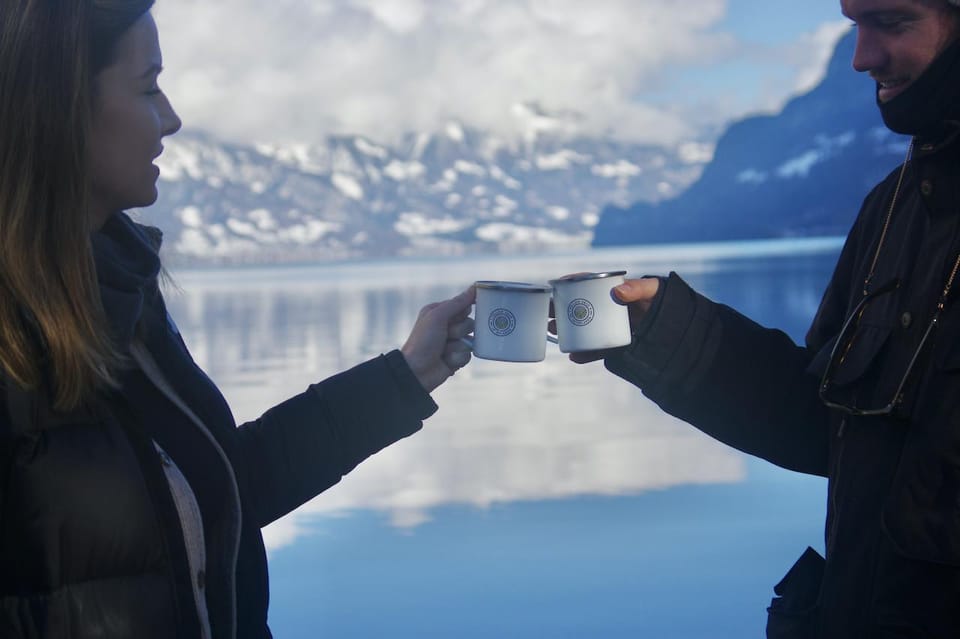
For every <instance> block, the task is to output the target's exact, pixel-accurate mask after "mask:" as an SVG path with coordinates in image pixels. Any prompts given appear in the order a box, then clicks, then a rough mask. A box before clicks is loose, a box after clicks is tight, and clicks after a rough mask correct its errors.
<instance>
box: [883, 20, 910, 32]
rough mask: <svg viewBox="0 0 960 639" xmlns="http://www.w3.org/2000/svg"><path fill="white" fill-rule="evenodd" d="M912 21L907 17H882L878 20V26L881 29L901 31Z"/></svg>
mask: <svg viewBox="0 0 960 639" xmlns="http://www.w3.org/2000/svg"><path fill="white" fill-rule="evenodd" d="M909 22H910V20H909V19H908V18H907V17H906V16H882V17H879V18H877V20H876V24H877V26H878V27H880V28H881V29H887V30H890V31H899V30H901V29H903V28H904V27H906V26H907V24H908V23H909Z"/></svg>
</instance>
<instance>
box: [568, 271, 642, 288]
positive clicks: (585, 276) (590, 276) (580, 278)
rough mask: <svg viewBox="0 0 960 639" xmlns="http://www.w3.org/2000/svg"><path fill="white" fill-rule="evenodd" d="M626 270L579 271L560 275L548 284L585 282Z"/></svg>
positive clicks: (615, 275)
mask: <svg viewBox="0 0 960 639" xmlns="http://www.w3.org/2000/svg"><path fill="white" fill-rule="evenodd" d="M626 274H627V272H626V271H604V272H602V273H581V274H579V275H571V276H570V277H561V278H560V279H556V280H550V286H556V285H557V284H570V283H572V282H586V281H588V280H600V279H604V278H607V277H618V276H620V275H626Z"/></svg>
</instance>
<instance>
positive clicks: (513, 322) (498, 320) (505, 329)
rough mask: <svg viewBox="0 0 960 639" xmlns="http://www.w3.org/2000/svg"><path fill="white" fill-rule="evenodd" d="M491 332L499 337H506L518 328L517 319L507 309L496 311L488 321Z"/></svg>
mask: <svg viewBox="0 0 960 639" xmlns="http://www.w3.org/2000/svg"><path fill="white" fill-rule="evenodd" d="M487 326H488V327H489V328H490V332H491V333H493V334H494V335H496V336H498V337H505V336H507V335H509V334H510V333H512V332H513V330H514V329H515V328H516V327H517V318H516V317H515V316H514V314H513V313H511V312H510V311H508V310H507V309H505V308H498V309H495V310H494V311H493V312H491V313H490V318H489V319H488V320H487Z"/></svg>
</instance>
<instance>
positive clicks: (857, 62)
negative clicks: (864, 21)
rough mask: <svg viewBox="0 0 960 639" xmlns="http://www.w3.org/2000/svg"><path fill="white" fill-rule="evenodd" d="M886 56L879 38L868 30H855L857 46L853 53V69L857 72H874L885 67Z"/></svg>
mask: <svg viewBox="0 0 960 639" xmlns="http://www.w3.org/2000/svg"><path fill="white" fill-rule="evenodd" d="M886 62H887V54H886V51H885V50H884V48H883V43H882V42H881V40H880V38H879V37H877V36H876V35H875V34H873V33H871V32H870V30H869V29H864V28H862V27H861V28H858V29H857V46H856V49H854V52H853V68H854V69H856V70H857V71H860V72H864V71H875V70H878V69H882V68H883V67H884V66H886Z"/></svg>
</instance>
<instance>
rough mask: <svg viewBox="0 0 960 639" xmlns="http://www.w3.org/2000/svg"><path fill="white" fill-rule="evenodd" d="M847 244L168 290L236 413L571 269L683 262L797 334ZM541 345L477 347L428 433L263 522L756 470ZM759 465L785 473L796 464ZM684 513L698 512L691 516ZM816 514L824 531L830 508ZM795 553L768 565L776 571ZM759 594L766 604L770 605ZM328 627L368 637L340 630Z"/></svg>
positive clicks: (710, 285) (396, 521)
mask: <svg viewBox="0 0 960 639" xmlns="http://www.w3.org/2000/svg"><path fill="white" fill-rule="evenodd" d="M838 248H839V244H838V241H837V240H807V241H798V242H753V243H740V244H724V245H713V246H689V247H658V248H634V249H614V250H600V251H593V252H583V253H578V254H576V255H565V256H547V257H510V258H504V257H499V258H490V257H472V258H463V259H458V260H448V261H417V260H409V261H402V262H400V261H395V262H381V263H371V262H365V263H358V264H337V265H324V266H309V267H303V268H287V267H284V268H273V269H271V268H265V269H233V270H216V271H189V272H183V273H176V272H175V273H174V279H175V280H176V282H177V284H178V285H179V289H180V292H179V293H178V292H169V293H168V303H169V306H170V311H171V314H172V315H173V317H174V318H175V320H176V321H177V323H178V325H179V327H180V329H181V331H182V333H183V336H184V339H185V341H186V342H187V344H188V346H189V347H190V349H191V351H192V353H193V355H194V358H195V359H196V360H197V363H198V364H199V365H200V366H201V367H202V368H204V370H206V371H207V373H208V374H209V375H210V376H211V377H212V378H213V379H214V381H215V382H216V383H217V384H218V385H219V386H220V388H221V389H222V390H223V392H224V394H225V395H226V397H227V400H228V401H229V402H230V405H231V407H232V408H233V410H234V414H235V416H236V417H237V420H238V421H244V420H249V419H253V418H255V417H257V416H258V415H260V414H261V413H262V412H263V411H264V410H266V409H267V408H269V407H270V406H272V405H274V404H276V403H278V402H280V401H282V400H284V399H285V398H287V397H289V396H290V395H292V394H294V393H297V392H300V391H302V390H303V389H304V388H305V387H306V386H307V385H308V384H309V383H312V382H313V381H316V380H319V379H322V378H325V377H327V376H330V375H332V374H334V373H337V372H339V371H341V370H344V369H346V368H349V367H350V366H353V365H355V364H358V363H360V362H362V361H364V360H365V359H368V358H369V357H372V356H375V355H377V354H379V353H381V352H386V351H388V350H390V349H392V348H396V347H398V346H399V345H400V344H401V343H402V342H403V340H404V339H405V338H406V336H407V334H408V332H409V329H410V327H411V326H412V325H413V322H414V319H415V318H416V315H417V312H418V310H419V309H420V307H421V306H422V305H424V304H426V303H428V302H430V301H435V300H438V299H442V298H446V297H449V296H451V295H453V294H455V293H457V292H459V291H460V290H462V289H463V288H465V287H466V286H467V285H469V284H470V283H471V282H473V281H475V280H481V279H484V280H492V279H506V280H511V281H527V282H535V283H543V282H546V281H547V280H549V279H552V278H555V277H558V276H560V275H563V274H566V273H571V272H578V271H605V270H616V269H626V270H628V273H629V275H628V276H640V275H643V274H648V273H657V274H660V273H666V272H668V271H670V270H676V271H677V272H679V273H680V274H681V275H682V276H683V277H684V278H685V279H687V281H688V282H690V283H691V284H692V285H693V286H694V287H695V288H697V289H698V290H700V291H702V292H704V293H705V294H707V295H708V296H710V297H712V298H713V299H717V300H718V301H722V302H724V303H728V304H730V305H731V306H733V307H735V308H737V309H738V310H740V311H742V312H744V313H745V314H747V315H748V316H750V317H752V318H754V319H755V320H757V321H759V322H760V323H762V324H765V325H769V326H775V327H778V328H782V329H784V330H785V331H786V332H788V333H789V334H790V335H791V337H793V338H794V339H795V340H797V341H801V340H802V337H803V332H804V330H805V329H806V326H807V325H808V323H809V321H810V319H811V318H812V316H813V313H814V312H815V310H816V307H817V304H818V303H819V300H820V295H821V293H822V290H823V287H824V285H825V284H826V281H827V279H828V277H829V274H830V271H831V269H832V265H833V262H834V260H835V257H836V253H837V249H838ZM547 350H548V352H547V358H546V360H545V361H544V362H540V363H535V364H512V363H501V362H490V361H484V360H478V359H474V360H473V362H471V363H470V365H469V366H467V367H466V368H465V369H463V370H461V371H460V372H458V373H457V374H456V376H455V377H454V378H453V379H452V380H450V381H449V382H447V383H446V384H445V385H444V386H442V387H441V388H440V389H438V390H437V391H435V392H434V399H435V400H436V401H437V403H438V404H439V406H440V410H439V411H438V412H437V413H436V414H435V415H434V416H433V417H431V418H430V419H429V420H427V422H426V423H425V427H424V429H423V431H422V432H420V433H417V434H415V435H414V436H413V437H411V438H408V439H406V440H403V441H401V442H399V443H397V444H395V445H394V446H391V447H389V448H388V449H386V450H384V451H382V452H380V453H378V454H377V455H375V456H374V457H373V458H371V459H369V460H367V461H366V462H364V463H363V464H361V466H360V467H358V468H357V469H356V470H354V471H353V472H352V473H351V474H350V475H348V476H347V477H345V478H344V480H343V481H342V482H341V483H340V484H339V485H337V486H335V487H334V488H332V489H330V490H329V491H327V492H326V493H324V494H322V495H320V496H319V497H318V498H316V499H314V500H312V501H310V502H309V503H307V504H305V505H304V506H303V507H301V508H300V509H298V510H297V511H296V512H294V513H292V514H290V515H288V516H287V517H285V518H283V519H281V520H280V521H278V522H276V523H274V524H272V525H271V526H269V527H268V528H266V529H265V531H264V534H265V538H266V541H267V545H268V548H269V549H270V552H271V554H272V555H274V554H276V553H277V552H279V551H281V550H284V551H285V549H287V548H290V549H292V552H294V553H296V552H297V550H296V549H297V548H298V547H299V546H300V545H301V544H303V543H307V542H308V541H309V539H310V538H311V536H312V535H314V534H320V533H318V532H317V531H318V530H320V529H322V526H320V527H319V528H318V525H319V524H318V522H321V521H324V518H329V517H337V518H343V517H351V516H356V515H357V514H358V513H378V514H380V515H381V516H382V517H384V518H385V522H388V523H387V525H388V527H389V528H391V529H393V530H394V531H397V532H400V533H402V534H404V535H415V534H417V531H418V530H419V529H421V528H422V527H424V526H426V525H427V524H429V523H430V522H431V521H432V520H433V519H434V517H443V516H444V515H443V514H442V513H444V512H448V511H449V509H451V508H452V509H457V508H469V509H476V510H480V511H483V510H487V509H490V508H493V507H502V506H511V507H513V506H516V507H517V508H523V507H524V506H523V504H529V509H534V508H540V507H541V506H538V505H537V504H540V503H542V502H548V503H553V504H555V505H556V508H558V509H562V508H564V504H566V503H570V504H571V506H570V508H573V507H574V506H573V504H575V503H579V502H580V501H581V500H582V499H589V498H591V497H604V496H610V497H615V496H631V495H642V494H644V493H648V492H650V491H662V490H666V489H671V488H680V487H685V486H689V487H693V486H713V485H716V486H731V487H733V486H737V485H743V486H746V485H748V484H749V476H750V475H751V474H752V473H753V471H751V470H750V469H751V468H755V467H756V464H757V462H753V461H750V460H749V459H748V458H747V457H745V456H744V455H742V454H740V453H738V452H736V451H733V450H731V449H729V448H727V447H725V446H723V445H721V444H719V443H717V442H714V441H713V440H711V439H709V438H708V437H706V436H705V435H703V434H701V433H700V432H699V431H697V430H696V429H693V428H691V427H689V426H687V425H685V424H682V423H680V422H678V421H677V420H675V419H673V418H671V417H669V416H667V415H665V414H663V413H662V412H661V411H660V410H659V408H658V407H657V406H656V405H654V404H653V403H652V402H650V401H649V400H647V399H646V398H644V397H643V395H642V394H641V393H640V391H639V390H638V389H637V388H635V387H633V386H632V385H630V384H628V383H626V382H624V381H622V380H620V379H618V378H616V377H614V376H613V375H611V374H609V373H608V372H607V371H606V370H604V368H603V365H602V363H594V364H591V365H585V366H577V365H574V364H572V363H571V362H569V361H568V359H567V356H566V355H563V354H561V353H559V352H558V351H557V350H556V347H555V346H553V345H548V349H547ZM370 401H376V397H375V396H372V397H371V398H370ZM771 468H772V467H771ZM759 472H760V473H761V474H765V475H768V476H770V477H775V478H776V479H775V481H781V479H780V478H782V477H784V476H788V477H792V475H791V474H789V473H786V471H779V470H776V469H774V470H769V469H767V468H764V469H763V470H761V471H759ZM779 473H784V474H785V475H781V474H779ZM578 507H579V506H578ZM677 510H678V511H680V510H682V505H681V506H679V507H678V508H677ZM438 513H441V514H438ZM643 516H644V513H642V512H638V513H636V517H637V518H642V517H643ZM685 516H686V517H688V518H689V519H690V521H691V524H690V525H691V526H696V525H697V523H696V518H697V513H695V512H690V513H687V514H686V515H685ZM809 518H810V519H811V524H812V526H813V527H814V528H816V526H818V525H819V524H820V521H822V519H821V520H820V521H818V518H822V511H818V512H813V513H812V514H811V515H810V517H809ZM331 521H332V520H331ZM384 534H386V533H384ZM598 541H599V539H598ZM816 541H817V539H815V538H813V539H810V540H809V542H808V543H811V544H815V542H816ZM492 543H496V542H492ZM599 543H603V542H602V541H600V542H599ZM796 550H797V553H796V554H799V551H800V550H802V548H797V549H796ZM285 552H286V551H285ZM311 552H312V551H311ZM561 552H562V551H561ZM777 561H780V559H779V558H778V559H777ZM788 567H789V563H787V564H786V565H783V566H782V570H781V566H779V565H778V566H773V567H771V569H770V572H769V583H770V584H773V583H775V582H776V580H777V579H778V578H779V576H780V574H782V572H783V571H785V570H786V568H788ZM309 572H310V571H309V570H308V573H309ZM273 576H274V579H276V572H274V574H273ZM317 579H320V577H317ZM309 583H310V582H308V583H307V584H305V587H311V586H310V585H309ZM761 599H762V598H761ZM276 605H277V604H275V606H276ZM757 605H758V609H759V610H761V611H762V607H763V602H762V601H759V602H758V604H757ZM311 608H312V606H311ZM298 614H302V615H303V618H304V619H309V618H310V614H308V613H307V612H304V611H301V613H298ZM305 623H307V622H306V621H305ZM411 623H412V622H411ZM761 623H762V622H761ZM760 629H762V626H761V628H760ZM760 629H758V632H755V633H753V634H754V635H755V636H758V635H759V634H760V632H759V630H760ZM752 630H753V629H752V628H751V631H752ZM275 631H276V628H275ZM418 632H419V631H418ZM331 633H332V635H333V636H364V635H363V634H357V635H350V633H348V632H346V631H345V629H344V628H343V627H335V628H334V629H333V630H331ZM498 633H500V631H498ZM500 634H503V633H500ZM534 634H536V633H534ZM613 634H616V633H613ZM400 635H401V636H417V635H416V634H415V633H410V634H406V635H404V633H400ZM303 636H311V635H309V633H307V634H304V635H303ZM436 636H445V635H444V634H443V633H440V634H437V635H436ZM463 636H467V635H466V634H464V635H463ZM471 636H474V635H471ZM475 636H483V635H482V634H477V635H475ZM504 636H506V635H504ZM515 636H530V635H524V633H523V632H522V631H520V630H518V632H517V634H516V635H515ZM543 636H547V635H543ZM551 636H554V635H551ZM555 636H560V635H555ZM563 636H608V635H603V634H592V633H590V632H586V633H585V634H577V633H572V634H570V635H566V634H564V635H563ZM609 636H613V635H609ZM624 636H630V635H624ZM677 636H679V635H677ZM691 636H694V635H691ZM704 636H708V635H704ZM717 636H720V635H717Z"/></svg>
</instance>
